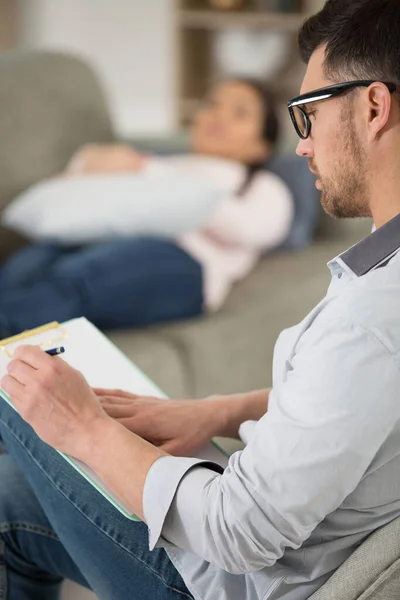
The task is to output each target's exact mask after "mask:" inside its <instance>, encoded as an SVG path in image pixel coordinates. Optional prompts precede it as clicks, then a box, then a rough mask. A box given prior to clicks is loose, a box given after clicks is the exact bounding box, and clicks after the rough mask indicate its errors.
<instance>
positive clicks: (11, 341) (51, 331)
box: [0, 321, 68, 358]
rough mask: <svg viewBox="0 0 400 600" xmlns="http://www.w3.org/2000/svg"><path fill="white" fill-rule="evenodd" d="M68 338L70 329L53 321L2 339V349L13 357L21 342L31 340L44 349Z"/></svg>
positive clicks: (31, 342)
mask: <svg viewBox="0 0 400 600" xmlns="http://www.w3.org/2000/svg"><path fill="white" fill-rule="evenodd" d="M66 339H68V331H67V329H66V328H65V326H64V325H60V323H58V321H52V322H51V323H46V325H42V326H40V327H36V328H35V329H27V330H26V331H23V332H22V333H20V334H18V335H14V336H12V337H9V338H5V339H3V340H0V350H1V351H2V352H4V353H5V355H6V356H7V358H12V357H13V355H14V351H15V348H16V347H18V346H19V345H20V344H21V342H29V343H30V344H34V345H38V346H40V347H41V348H43V350H49V349H50V348H52V347H53V346H59V345H60V343H61V342H63V341H65V340H66Z"/></svg>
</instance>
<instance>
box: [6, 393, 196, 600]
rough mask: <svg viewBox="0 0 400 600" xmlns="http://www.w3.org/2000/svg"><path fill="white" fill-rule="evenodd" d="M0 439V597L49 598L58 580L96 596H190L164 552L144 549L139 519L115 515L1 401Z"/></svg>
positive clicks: (175, 599) (169, 599)
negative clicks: (1, 448)
mask: <svg viewBox="0 0 400 600" xmlns="http://www.w3.org/2000/svg"><path fill="white" fill-rule="evenodd" d="M0 437H1V438H2V440H3V442H2V443H3V446H4V449H5V450H6V452H7V453H6V454H2V455H0V599H1V600H56V599H58V598H59V594H60V586H61V582H62V579H63V578H69V579H72V580H74V581H76V582H77V583H80V584H82V585H84V586H86V587H90V588H91V589H93V590H94V591H95V592H96V593H97V595H98V596H99V598H100V599H101V600H161V599H163V600H187V599H192V596H191V595H190V593H189V591H188V590H187V588H186V586H185V584H184V582H183V580H182V578H181V576H180V575H179V573H178V572H177V571H176V569H175V568H174V566H173V565H172V563H171V562H170V560H169V558H168V556H167V554H166V552H165V551H164V550H163V549H158V550H154V551H153V552H149V550H148V538H147V527H146V525H145V524H144V523H137V522H133V521H130V520H128V519H126V518H125V517H123V516H122V515H121V514H120V513H119V512H118V511H117V510H116V509H115V508H113V506H112V505H111V504H110V503H109V502H107V501H106V500H105V499H104V498H103V496H101V495H100V494H99V493H98V492H97V491H96V490H95V489H94V488H93V487H92V486H91V485H90V484H88V483H87V481H86V480H85V479H83V477H81V476H80V475H78V474H77V473H76V471H75V470H74V469H73V468H72V467H71V466H70V465H69V464H68V463H67V462H66V461H65V460H64V459H63V458H62V457H61V456H60V455H59V454H58V453H57V452H56V451H54V450H53V449H52V448H50V447H49V446H47V445H46V444H44V443H43V442H42V441H40V440H39V438H38V437H37V436H36V435H35V433H34V432H33V430H32V428H31V427H30V426H29V425H28V424H27V423H25V422H24V421H22V419H21V418H20V417H19V416H18V415H17V413H16V412H15V411H14V410H13V409H12V408H11V407H9V406H8V404H6V402H4V401H3V400H2V399H0ZM0 443H1V440H0ZM126 460H129V457H126Z"/></svg>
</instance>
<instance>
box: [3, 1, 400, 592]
mask: <svg viewBox="0 0 400 600" xmlns="http://www.w3.org/2000/svg"><path fill="white" fill-rule="evenodd" d="M399 31H400V10H399V7H398V0H351V1H349V0H328V2H327V3H326V5H325V7H324V9H323V10H322V11H321V12H320V13H318V14H317V15H315V16H314V17H312V18H311V19H309V20H308V21H307V22H306V23H305V25H304V26H303V28H302V30H301V32H300V49H301V52H302V55H303V58H304V60H305V61H306V63H307V73H306V75H305V78H304V82H303V89H302V95H301V96H299V97H298V98H295V99H294V100H292V101H291V102H289V112H290V115H291V117H292V120H293V124H294V126H295V128H296V131H297V132H298V134H299V136H300V138H301V140H300V142H299V146H298V150H297V152H298V154H299V155H301V156H304V157H307V158H308V159H309V162H310V168H311V170H312V171H313V172H315V173H316V174H317V176H318V181H317V186H318V188H319V189H320V190H321V195H322V203H323V206H324V208H325V210H326V211H327V212H328V213H329V214H331V215H332V216H333V217H336V218H342V217H371V216H372V217H373V219H374V222H375V225H376V227H377V231H376V232H375V233H373V234H372V235H371V236H369V237H368V238H367V239H365V240H363V241H362V242H360V243H359V244H357V245H356V246H354V247H352V248H351V249H350V250H347V251H345V252H344V253H343V254H341V255H340V256H338V257H336V258H334V259H333V260H332V261H331V262H330V264H329V268H330V270H331V273H332V283H331V285H330V287H329V289H328V292H327V295H326V297H325V298H324V299H323V300H322V301H321V303H320V304H319V305H318V306H317V307H315V309H314V310H312V311H311V313H310V314H309V315H308V316H306V317H305V319H304V320H303V321H302V322H301V323H300V324H299V325H298V326H296V327H294V328H292V329H290V330H287V331H285V332H284V333H283V334H282V335H281V337H280V338H279V340H278V343H277V346H276V349H275V358H274V373H273V379H274V381H273V383H274V387H273V390H271V391H269V392H268V391H266V390H264V391H259V392H252V393H249V394H239V395H236V396H230V397H221V396H213V397H210V398H208V399H206V400H203V401H192V402H173V401H170V402H165V401H158V400H157V399H152V398H150V399H149V398H137V397H134V396H131V395H129V394H124V393H123V392H119V391H104V390H103V391H101V390H97V391H96V392H94V391H93V390H91V389H90V388H89V386H88V385H87V383H86V382H85V380H84V379H83V378H82V376H81V375H80V374H79V373H77V372H76V371H73V370H72V369H70V368H69V367H68V366H67V365H66V364H65V363H63V362H62V361H61V360H59V359H52V358H50V357H49V356H47V355H46V354H44V353H42V352H41V351H40V350H38V349H35V348H27V347H25V348H23V349H21V350H19V351H18V356H17V359H16V360H14V361H13V362H11V364H10V370H9V374H8V375H7V376H6V377H5V378H4V379H3V380H2V385H3V387H4V388H5V390H6V391H7V392H8V393H9V394H10V396H11V398H12V400H13V402H14V404H15V406H16V408H17V410H18V411H19V412H20V414H21V415H22V417H23V418H24V419H25V420H26V421H28V423H29V424H30V425H28V424H27V423H25V422H24V421H22V420H21V418H20V417H19V416H18V415H17V414H16V413H14V412H13V411H12V410H10V408H9V407H8V406H7V405H6V404H5V403H4V402H1V401H0V435H1V437H2V438H3V443H4V447H5V449H6V451H7V452H8V454H6V455H3V456H1V457H0V482H1V485H0V598H5V599H11V600H27V599H31V600H34V599H35V600H36V599H40V600H54V599H56V598H58V597H59V596H58V594H59V585H60V582H61V579H62V577H69V578H71V579H75V580H76V581H78V582H81V583H83V584H84V585H87V586H89V587H91V588H92V589H94V590H95V591H96V592H97V593H98V595H99V596H100V598H102V599H104V600H125V599H128V598H132V599H136V598H137V599H149V600H150V599H151V600H153V599H171V600H172V599H175V598H182V599H183V598H196V599H198V600H261V599H262V600H305V599H306V598H308V597H309V596H310V595H311V594H312V593H313V592H314V591H315V590H316V589H318V588H319V587H320V586H321V585H322V584H323V583H324V582H325V581H326V580H327V579H328V578H329V577H330V576H331V575H332V573H334V571H335V570H336V569H337V568H338V567H339V566H340V565H341V564H342V563H343V562H344V561H345V560H346V559H347V558H348V557H349V556H350V555H351V554H352V552H353V551H354V550H355V549H356V548H357V547H358V546H359V545H360V544H361V543H362V542H363V541H364V540H365V539H366V537H367V536H368V535H369V534H370V533H372V532H373V531H374V530H376V529H377V528H378V527H380V526H383V525H385V524H386V523H388V522H390V521H391V520H392V519H394V518H396V517H397V516H399V515H400V478H399V476H398V473H399V469H400V402H399V390H400V319H399V298H400V252H399V250H400V152H399V148H400V100H399V94H398V91H397V90H398V88H399V85H400V63H399V58H398V57H399V51H400V42H399V38H398V32H399ZM293 301H294V302H295V297H294V299H293ZM266 376H267V374H266ZM246 419H252V420H258V421H259V422H258V424H257V426H256V427H255V430H254V435H253V437H252V439H251V440H250V443H249V444H248V446H247V447H246V449H245V450H244V451H243V452H238V453H236V454H235V455H233V456H232V457H231V460H230V463H229V467H228V468H227V469H226V470H225V471H224V472H222V469H221V468H220V467H219V466H218V465H214V464H209V463H204V462H202V461H200V460H196V459H189V458H181V457H182V456H185V455H186V454H188V453H189V452H193V453H195V452H196V450H197V449H198V448H199V447H200V446H202V444H203V443H204V441H205V440H206V439H209V438H210V437H211V436H213V435H226V436H232V435H237V433H238V429H239V426H240V423H242V422H243V421H244V420H246ZM30 426H32V427H33V429H34V430H35V431H36V433H37V434H38V436H37V435H36V434H35V433H34V432H33V431H32V429H31V427H30ZM40 438H41V439H42V440H44V442H45V443H44V442H42V441H41V440H40ZM145 440H146V441H145ZM52 447H54V448H56V449H58V450H62V451H64V452H67V453H69V454H72V455H73V456H75V457H76V458H78V459H81V460H83V461H84V462H86V463H88V464H89V466H91V467H92V468H93V469H94V471H96V472H97V473H98V474H99V476H100V477H101V478H102V479H103V480H104V482H105V483H106V484H107V486H108V487H109V488H110V489H111V490H112V491H113V492H114V494H115V495H116V496H118V497H120V498H121V500H122V501H123V502H124V503H125V505H127V506H128V507H129V508H130V510H131V511H132V513H136V514H139V515H140V516H141V517H142V518H143V521H144V522H145V523H146V525H145V524H144V523H133V522H130V521H128V520H126V519H125V518H124V517H122V516H121V515H120V514H119V513H117V512H116V511H115V510H114V509H113V508H112V506H111V505H110V504H109V503H108V502H107V501H106V500H104V499H103V498H102V497H101V496H99V495H97V494H96V492H95V491H94V490H93V489H92V488H91V487H90V485H88V484H87V483H86V481H85V480H83V479H82V478H80V477H79V476H78V475H77V474H76V473H75V472H74V471H73V470H72V469H71V468H69V466H68V465H67V464H66V463H65V462H64V461H63V459H61V458H60V457H59V455H58V454H57V453H56V452H55V451H54V450H53V448H52ZM167 448H168V451H169V452H171V453H173V454H175V456H172V455H171V454H169V453H168V452H167V451H166V449H167ZM148 536H149V543H150V549H151V550H152V549H154V548H155V547H157V549H156V550H153V551H152V552H150V551H149V550H148Z"/></svg>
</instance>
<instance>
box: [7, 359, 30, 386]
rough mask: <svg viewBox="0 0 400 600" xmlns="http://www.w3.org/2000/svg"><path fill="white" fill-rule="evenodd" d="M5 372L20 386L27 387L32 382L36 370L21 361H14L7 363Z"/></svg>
mask: <svg viewBox="0 0 400 600" xmlns="http://www.w3.org/2000/svg"><path fill="white" fill-rule="evenodd" d="M7 372H8V374H9V375H11V377H13V378H14V379H15V380H16V381H18V382H19V383H21V384H22V385H28V384H29V383H31V382H32V379H33V377H34V375H35V374H36V373H37V369H34V368H33V367H31V366H30V365H29V364H27V363H26V362H23V361H22V360H19V359H14V360H12V361H11V362H10V363H8V366H7Z"/></svg>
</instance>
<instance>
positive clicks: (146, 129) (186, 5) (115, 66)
mask: <svg viewBox="0 0 400 600" xmlns="http://www.w3.org/2000/svg"><path fill="white" fill-rule="evenodd" d="M323 4H324V0H0V49H9V48H13V47H20V48H23V49H29V48H38V49H39V48H51V49H59V50H63V51H67V52H74V53H76V54H79V55H81V56H82V57H83V58H85V59H87V60H89V61H90V62H91V63H92V65H93V66H94V67H95V69H96V70H97V72H98V74H99V75H100V77H101V79H102V81H103V83H104V86H105V89H106V90H107V93H108V97H109V100H110V105H111V110H112V113H113V117H114V120H115V125H116V128H117V131H118V132H119V133H120V134H121V135H123V136H125V137H133V136H137V135H139V136H140V135H143V134H150V135H164V134H168V133H170V132H171V131H173V130H174V129H176V128H179V127H181V126H182V125H185V124H186V123H187V122H188V121H189V120H190V116H191V114H192V113H193V110H194V109H195V107H196V105H197V102H198V100H199V98H200V97H201V96H202V95H203V94H204V92H205V91H206V89H207V87H208V86H209V84H210V83H211V82H212V81H213V80H214V79H216V78H217V77H219V76H221V75H223V74H224V72H228V73H229V72H235V71H239V72H240V73H241V72H242V71H243V65H245V66H246V65H247V68H248V69H249V72H250V74H256V75H257V69H259V70H260V69H261V73H260V74H261V75H262V73H263V68H264V69H265V73H266V74H268V76H269V77H270V80H271V82H272V84H273V85H275V84H276V85H277V87H278V95H279V97H280V99H281V100H282V110H284V109H285V100H286V99H287V98H288V97H289V96H290V95H293V94H295V93H296V92H297V90H298V87H299V85H300V82H301V78H302V73H303V66H302V65H301V64H300V63H299V59H298V56H297V48H296V43H295V38H296V32H297V30H298V27H299V26H300V25H301V23H302V21H303V20H304V18H305V17H306V16H307V15H309V14H311V13H312V12H315V11H316V10H318V9H319V8H320V7H321V6H322V5H323ZM241 74H242V73H241ZM286 121H287V119H285V122H286ZM286 124H287V126H288V127H289V126H290V125H289V123H286Z"/></svg>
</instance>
